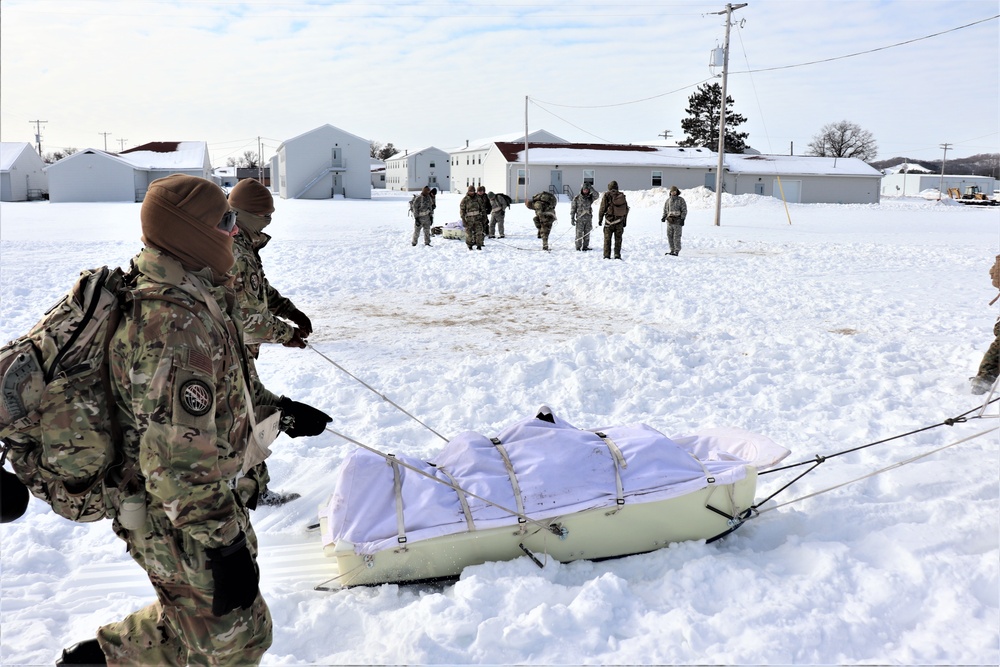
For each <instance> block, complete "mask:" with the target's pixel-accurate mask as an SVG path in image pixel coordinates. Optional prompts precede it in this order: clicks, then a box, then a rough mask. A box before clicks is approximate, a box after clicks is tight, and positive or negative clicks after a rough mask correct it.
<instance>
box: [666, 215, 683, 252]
mask: <svg viewBox="0 0 1000 667" xmlns="http://www.w3.org/2000/svg"><path fill="white" fill-rule="evenodd" d="M670 220H671V218H667V241H668V242H669V243H670V254H671V255H677V254H680V251H681V233H682V232H683V231H684V227H683V226H682V225H681V224H680V223H676V222H670Z"/></svg>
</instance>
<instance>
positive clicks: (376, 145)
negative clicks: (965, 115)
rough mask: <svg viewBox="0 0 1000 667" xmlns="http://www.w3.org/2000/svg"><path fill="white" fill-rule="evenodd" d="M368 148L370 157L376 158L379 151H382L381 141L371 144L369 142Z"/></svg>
mask: <svg viewBox="0 0 1000 667" xmlns="http://www.w3.org/2000/svg"><path fill="white" fill-rule="evenodd" d="M368 148H369V150H370V151H371V156H372V157H373V158H377V157H378V154H379V151H381V150H382V142H381V141H373V142H371V144H370V145H369V147H368Z"/></svg>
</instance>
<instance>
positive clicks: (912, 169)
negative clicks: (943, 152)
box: [885, 162, 934, 174]
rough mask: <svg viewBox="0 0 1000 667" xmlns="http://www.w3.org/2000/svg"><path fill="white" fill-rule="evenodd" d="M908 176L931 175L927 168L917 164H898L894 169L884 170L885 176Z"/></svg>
mask: <svg viewBox="0 0 1000 667" xmlns="http://www.w3.org/2000/svg"><path fill="white" fill-rule="evenodd" d="M904 171H905V172H906V173H908V174H917V173H920V174H932V173H934V172H932V171H931V170H930V169H928V168H927V167H922V166H920V165H919V164H914V163H912V162H900V163H899V164H897V165H896V166H895V167H887V168H886V170H885V173H886V174H902V173H903V172H904Z"/></svg>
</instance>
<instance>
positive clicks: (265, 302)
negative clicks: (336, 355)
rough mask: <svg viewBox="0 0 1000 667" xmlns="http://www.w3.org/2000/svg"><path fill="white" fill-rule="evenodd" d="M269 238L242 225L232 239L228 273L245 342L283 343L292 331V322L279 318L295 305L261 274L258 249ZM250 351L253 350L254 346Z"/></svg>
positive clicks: (251, 343) (292, 309) (288, 338)
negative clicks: (232, 259)
mask: <svg viewBox="0 0 1000 667" xmlns="http://www.w3.org/2000/svg"><path fill="white" fill-rule="evenodd" d="M243 215H246V214H243ZM270 240H271V237H270V236H268V235H267V234H265V233H264V232H252V231H250V230H249V229H247V228H245V227H241V228H240V233H239V234H237V235H236V236H235V237H234V238H233V257H234V258H235V259H236V264H235V265H234V266H233V269H232V271H230V275H232V276H233V278H234V283H233V289H234V290H235V291H236V302H237V304H238V305H239V312H240V317H241V318H242V320H243V335H244V340H245V341H246V343H247V344H248V345H255V346H256V345H259V344H260V343H287V342H288V341H290V340H291V339H292V336H293V335H294V333H295V327H294V326H293V325H291V324H289V323H288V322H285V321H284V320H282V319H280V318H281V317H283V316H286V315H287V314H288V313H290V312H292V311H294V310H296V308H295V304H294V303H292V302H291V300H289V299H286V298H285V297H283V296H281V294H280V293H279V292H278V290H276V289H275V288H274V287H272V286H271V283H270V282H268V280H267V276H266V275H264V265H263V262H262V261H261V259H260V251H261V249H262V248H263V247H264V246H266V245H267V243H268V241H270ZM253 352H254V353H256V348H254V349H253Z"/></svg>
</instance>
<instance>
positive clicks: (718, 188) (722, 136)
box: [713, 2, 747, 227]
mask: <svg viewBox="0 0 1000 667" xmlns="http://www.w3.org/2000/svg"><path fill="white" fill-rule="evenodd" d="M746 6H747V3H745V2H744V3H741V4H739V5H733V4H727V5H726V9H725V11H721V12H713V13H714V14H725V15H726V45H725V47H724V48H723V60H722V101H721V103H720V105H719V107H720V111H719V164H718V169H717V170H716V174H715V226H716V227H718V226H719V225H720V224H721V223H720V217H721V214H722V163H723V160H724V159H725V156H726V80H727V79H728V75H729V29H730V27H732V17H733V10H734V9H742V8H743V7H746Z"/></svg>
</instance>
